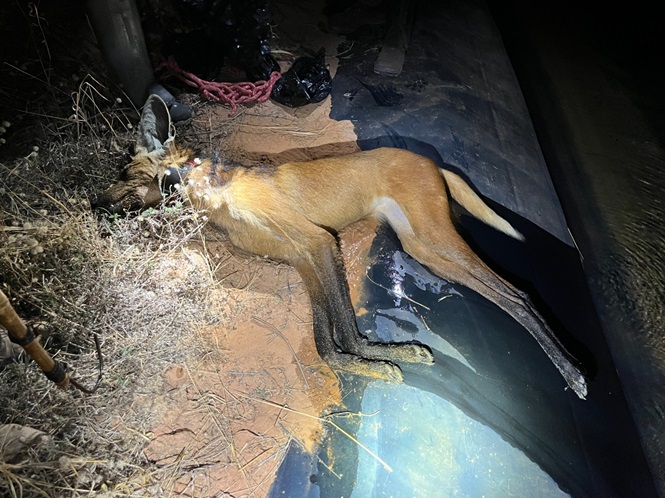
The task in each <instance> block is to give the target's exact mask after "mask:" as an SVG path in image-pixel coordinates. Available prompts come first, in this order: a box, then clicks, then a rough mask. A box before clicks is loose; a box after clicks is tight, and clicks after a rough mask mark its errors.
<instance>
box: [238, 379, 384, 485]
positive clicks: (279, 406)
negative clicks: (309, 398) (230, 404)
mask: <svg viewBox="0 0 665 498" xmlns="http://www.w3.org/2000/svg"><path fill="white" fill-rule="evenodd" d="M235 394H237V395H238V396H240V397H241V398H245V399H250V400H252V401H256V402H258V403H264V404H266V405H269V406H272V407H274V408H279V409H281V410H285V411H287V412H291V413H295V414H297V415H302V416H303V417H307V418H312V419H314V420H318V421H319V422H323V423H326V424H330V425H332V426H333V427H334V428H335V429H337V430H338V431H339V432H341V433H342V434H344V435H345V436H346V437H347V438H349V439H350V440H351V441H353V442H354V443H355V444H357V445H358V446H359V447H360V448H362V449H363V450H365V451H366V452H367V453H368V454H369V455H370V456H372V457H373V458H374V459H375V460H376V461H377V462H379V463H380V464H381V465H382V466H383V468H384V469H385V470H387V471H388V472H392V471H393V469H392V467H391V466H390V465H388V464H387V463H386V462H385V461H384V460H383V459H382V458H381V457H380V456H379V455H377V454H376V453H374V452H373V451H372V450H370V449H369V448H368V447H367V446H365V445H364V444H362V443H361V442H360V441H358V439H356V438H355V437H353V436H352V435H351V434H349V433H348V432H346V431H345V430H344V429H342V428H341V427H340V426H339V425H337V424H336V423H335V422H333V421H332V420H328V419H326V418H323V417H317V416H316V415H310V414H309V413H305V412H301V411H298V410H294V409H292V408H289V407H288V406H286V405H280V404H279V403H275V402H274V401H269V400H267V399H261V398H254V397H252V396H248V395H246V394H243V393H240V392H237V391H236V393H235Z"/></svg>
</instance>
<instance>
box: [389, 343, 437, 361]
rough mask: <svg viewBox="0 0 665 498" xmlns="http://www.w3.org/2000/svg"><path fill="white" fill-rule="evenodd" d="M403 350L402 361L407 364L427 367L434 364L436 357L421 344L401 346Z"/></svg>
mask: <svg viewBox="0 0 665 498" xmlns="http://www.w3.org/2000/svg"><path fill="white" fill-rule="evenodd" d="M396 347H399V348H400V349H402V350H403V354H402V355H403V358H401V360H402V361H405V362H407V363H424V364H425V365H432V364H433V363H434V355H433V354H432V352H431V351H430V350H429V348H428V347H426V346H421V345H420V344H401V345H399V346H396Z"/></svg>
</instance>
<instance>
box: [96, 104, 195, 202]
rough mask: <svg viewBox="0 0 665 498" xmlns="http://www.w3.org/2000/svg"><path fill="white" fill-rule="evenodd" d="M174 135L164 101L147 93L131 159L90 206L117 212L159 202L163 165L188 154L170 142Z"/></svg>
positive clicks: (174, 162) (180, 160)
mask: <svg viewBox="0 0 665 498" xmlns="http://www.w3.org/2000/svg"><path fill="white" fill-rule="evenodd" d="M174 137H175V134H174V133H173V126H172V124H171V117H170V115H169V111H168V108H167V107H166V104H165V103H164V101H163V100H162V99H161V98H160V97H159V96H157V95H150V97H148V100H147V101H146V103H145V105H144V107H143V112H142V113H141V121H140V123H139V137H138V142H137V144H136V147H135V151H134V152H135V153H134V157H133V158H132V162H130V163H129V164H128V165H127V166H126V167H125V169H124V170H123V172H122V174H121V177H120V180H119V181H118V183H116V184H114V185H112V186H111V187H109V188H108V189H107V190H105V191H104V192H103V193H102V194H100V195H99V196H98V197H97V198H96V199H95V200H93V201H92V206H93V208H94V209H101V210H104V211H107V212H109V213H112V214H118V213H122V212H130V211H138V210H141V209H145V208H149V207H154V206H156V205H157V204H159V202H161V200H162V189H163V181H162V180H163V178H164V171H165V169H166V168H167V167H168V166H169V165H177V166H179V165H181V164H183V163H185V162H186V161H187V160H188V158H189V156H190V155H191V151H189V150H186V149H179V148H177V147H176V146H175V145H174V144H173V139H174Z"/></svg>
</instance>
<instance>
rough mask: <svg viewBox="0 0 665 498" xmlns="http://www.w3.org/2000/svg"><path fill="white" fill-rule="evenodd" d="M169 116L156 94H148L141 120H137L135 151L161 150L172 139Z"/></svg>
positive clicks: (164, 105)
mask: <svg viewBox="0 0 665 498" xmlns="http://www.w3.org/2000/svg"><path fill="white" fill-rule="evenodd" d="M173 137H174V135H173V133H172V126H171V116H170V115H169V109H168V107H166V104H165V103H164V101H163V100H162V99H161V97H159V96H158V95H154V94H153V95H150V96H149V97H148V100H146V102H145V105H144V106H143V112H142V113H141V121H140V122H139V140H138V143H137V144H136V149H137V152H138V151H140V150H144V151H145V152H148V153H150V152H153V151H155V150H161V149H163V148H164V146H165V145H166V144H167V143H168V142H169V141H171V140H173Z"/></svg>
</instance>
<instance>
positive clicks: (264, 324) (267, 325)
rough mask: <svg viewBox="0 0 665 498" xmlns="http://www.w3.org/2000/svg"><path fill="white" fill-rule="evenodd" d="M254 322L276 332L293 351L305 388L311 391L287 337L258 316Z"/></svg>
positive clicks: (253, 318) (303, 370)
mask: <svg viewBox="0 0 665 498" xmlns="http://www.w3.org/2000/svg"><path fill="white" fill-rule="evenodd" d="M252 320H254V321H255V322H257V323H258V324H259V325H262V326H264V327H266V328H268V329H270V330H271V331H272V332H274V333H275V334H277V335H278V336H280V337H281V338H282V339H283V340H284V342H285V343H286V345H287V346H288V347H289V350H290V351H291V354H292V355H293V359H294V360H296V364H297V365H298V368H299V369H300V373H301V374H302V379H303V381H304V383H305V388H306V389H309V383H308V382H307V377H305V369H304V368H303V367H302V363H301V362H300V360H299V359H298V355H297V354H296V352H295V350H294V349H293V346H291V343H290V342H289V340H288V339H287V338H286V336H285V335H284V334H282V332H281V331H280V330H279V329H278V328H277V327H275V326H274V325H273V324H272V323H269V322H266V321H265V320H263V319H261V318H259V317H258V316H253V317H252Z"/></svg>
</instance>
